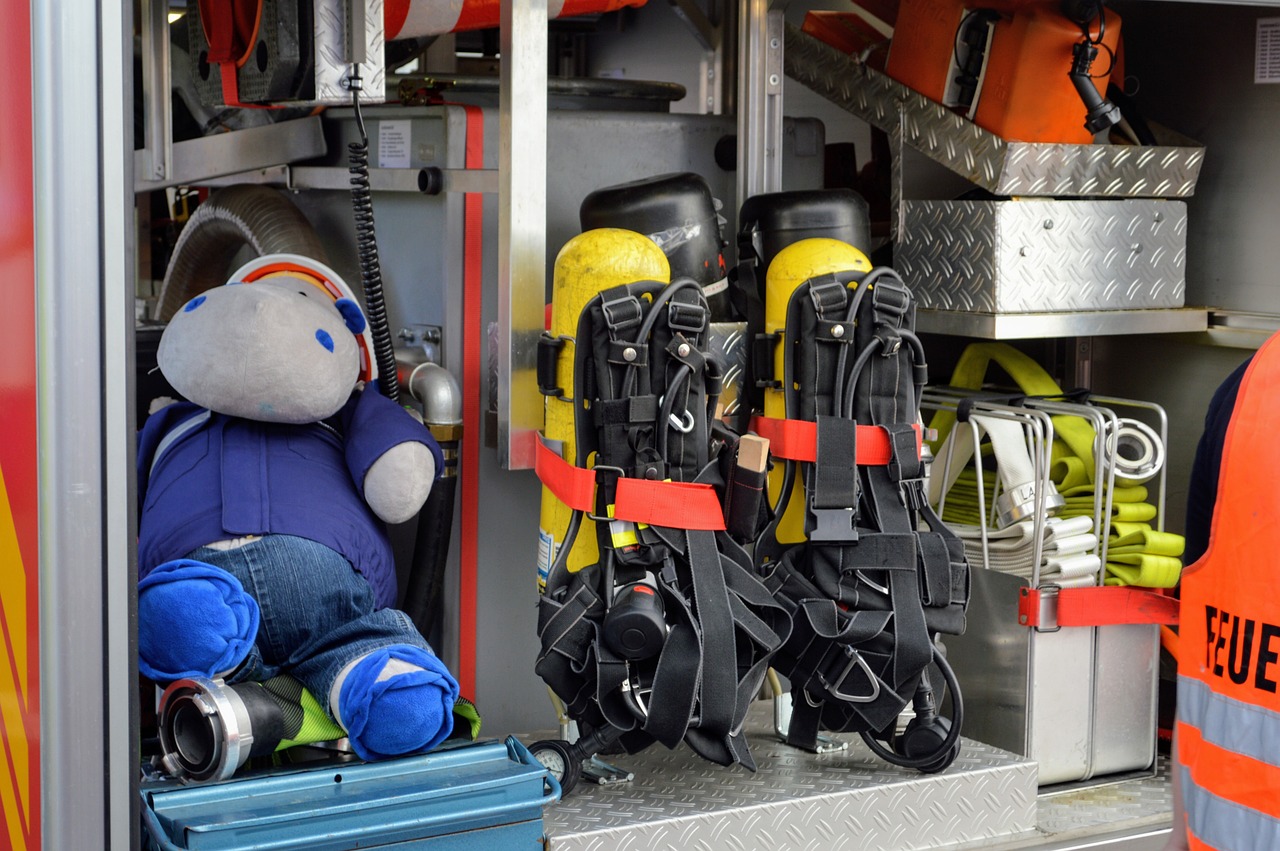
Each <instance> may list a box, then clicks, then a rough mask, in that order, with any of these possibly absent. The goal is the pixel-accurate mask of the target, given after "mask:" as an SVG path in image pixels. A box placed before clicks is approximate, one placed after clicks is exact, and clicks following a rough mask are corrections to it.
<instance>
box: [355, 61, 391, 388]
mask: <svg viewBox="0 0 1280 851" xmlns="http://www.w3.org/2000/svg"><path fill="white" fill-rule="evenodd" d="M348 81H349V84H350V86H351V105H352V107H353V108H354V109H355V114H356V127H357V129H358V130H359V131H360V141H359V142H351V143H349V144H348V145H347V160H348V163H349V165H348V167H347V171H349V172H351V207H352V210H353V212H354V215H355V222H356V251H357V253H358V254H359V255H360V280H361V282H362V283H363V285H364V304H365V316H366V318H367V319H368V320H369V334H370V335H371V336H372V337H373V357H374V360H375V362H376V363H377V364H378V388H379V389H380V390H381V391H382V394H383V395H384V396H386V397H388V398H389V399H393V400H395V401H399V400H400V379H399V377H398V376H397V374H396V355H395V348H394V343H393V342H392V340H391V326H390V324H389V323H388V322H387V303H386V301H385V300H384V299H383V296H382V267H381V264H380V263H379V262H378V237H377V234H376V233H375V232H374V227H373V192H372V190H371V189H370V187H369V134H368V133H366V132H365V129H364V116H362V115H361V114H360V89H361V81H360V67H359V66H358V65H357V66H355V68H354V70H353V71H352V73H351V76H350V77H349V78H348Z"/></svg>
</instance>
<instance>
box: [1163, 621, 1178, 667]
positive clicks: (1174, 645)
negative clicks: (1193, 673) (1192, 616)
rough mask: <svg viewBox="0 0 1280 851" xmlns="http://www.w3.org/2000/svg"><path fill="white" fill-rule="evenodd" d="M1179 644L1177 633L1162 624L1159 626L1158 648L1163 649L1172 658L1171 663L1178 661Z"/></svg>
mask: <svg viewBox="0 0 1280 851" xmlns="http://www.w3.org/2000/svg"><path fill="white" fill-rule="evenodd" d="M1180 643H1181V639H1180V638H1179V637H1178V633H1176V632H1174V631H1173V630H1171V629H1169V627H1167V626H1165V625H1163V624H1161V625H1160V646H1161V647H1163V648H1164V650H1165V652H1166V653H1168V654H1169V655H1170V656H1172V657H1173V661H1175V662H1177V661H1178V648H1179V646H1180Z"/></svg>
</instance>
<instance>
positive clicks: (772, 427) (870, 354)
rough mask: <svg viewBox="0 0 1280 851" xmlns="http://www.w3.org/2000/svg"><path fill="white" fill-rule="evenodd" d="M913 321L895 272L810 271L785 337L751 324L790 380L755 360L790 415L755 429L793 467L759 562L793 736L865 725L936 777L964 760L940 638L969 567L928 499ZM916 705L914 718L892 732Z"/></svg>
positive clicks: (800, 738)
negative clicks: (940, 705)
mask: <svg viewBox="0 0 1280 851" xmlns="http://www.w3.org/2000/svg"><path fill="white" fill-rule="evenodd" d="M783 258H784V255H783V254H779V255H778V259H775V261H774V264H772V265H775V266H776V265H777V264H778V263H780V262H785V261H784V260H783ZM770 286H771V287H772V286H773V281H772V278H771V280H770ZM914 317H915V302H914V298H913V297H912V295H911V293H910V291H909V290H908V289H907V288H906V286H905V285H904V284H903V282H902V280H901V278H899V277H898V275H897V274H896V273H895V272H894V271H893V270H892V269H889V268H877V269H874V270H872V271H870V272H869V273H866V274H865V277H863V273H862V272H857V271H840V272H833V273H826V274H820V275H817V276H815V277H812V278H810V279H808V280H805V281H803V282H802V283H801V284H800V285H799V286H797V287H796V288H795V290H794V291H793V292H792V293H791V296H790V300H789V302H788V303H787V308H786V321H785V329H784V331H783V333H782V334H777V333H774V334H762V335H757V337H756V339H757V340H760V339H763V341H764V342H765V343H766V345H764V346H760V347H757V348H758V350H767V349H770V348H775V347H777V346H782V347H783V357H782V364H783V367H782V368H783V374H782V375H780V376H777V375H774V374H773V373H774V367H773V364H774V362H775V361H774V360H772V359H768V360H767V361H766V359H764V358H760V357H757V358H756V362H755V364H754V371H755V375H756V379H757V384H758V385H760V386H763V387H765V388H766V389H769V388H771V389H772V390H773V391H775V392H781V393H782V394H783V395H784V397H785V418H783V419H778V418H766V417H756V418H755V419H754V420H753V426H754V428H755V430H756V431H757V432H758V433H760V434H762V435H763V436H765V437H768V438H770V441H771V451H772V452H773V454H774V456H775V457H779V458H783V459H785V466H784V468H783V474H782V487H781V493H780V496H779V497H778V501H777V504H776V505H775V506H774V509H773V516H772V519H771V521H770V522H769V524H768V525H767V526H766V528H765V529H764V531H763V533H762V534H761V535H760V537H759V539H758V540H757V542H756V559H757V562H758V563H759V564H760V565H761V567H760V569H761V571H762V572H766V573H768V578H767V579H766V585H767V586H768V587H769V588H770V590H771V591H773V593H774V595H775V598H776V599H777V600H778V601H779V602H781V603H782V604H783V606H784V607H786V609H787V610H788V612H790V614H791V617H792V630H791V635H790V638H789V639H788V640H787V642H786V643H785V644H784V645H783V646H782V648H781V649H780V650H779V651H778V653H777V654H776V656H775V658H774V661H773V665H774V667H775V668H776V669H777V670H778V671H779V672H780V673H782V674H784V675H785V676H786V677H788V678H789V679H790V681H791V690H792V695H793V700H794V706H793V710H792V715H791V722H790V727H789V729H788V731H787V741H788V743H790V744H792V745H794V746H797V747H802V748H806V749H809V750H816V749H817V737H818V732H819V730H822V729H825V730H831V731H835V732H858V733H860V734H861V736H862V738H863V739H864V741H865V742H866V743H867V745H868V746H869V747H870V748H871V749H872V751H873V752H875V753H876V754H877V755H878V756H880V757H881V758H882V759H885V760H886V761H889V762H892V763H894V764H897V765H902V766H905V767H912V768H917V769H920V770H922V771H927V772H932V771H940V770H942V769H944V768H946V767H947V766H948V765H950V764H951V762H952V760H954V758H955V756H956V754H957V752H958V749H959V734H960V726H961V721H962V717H963V708H962V706H963V704H962V700H961V696H960V690H959V687H958V685H957V683H956V680H955V676H954V674H953V673H952V672H951V668H950V666H949V665H948V664H947V662H946V659H945V658H944V657H943V656H942V654H941V653H940V652H939V650H938V649H937V647H936V646H935V644H934V640H933V638H934V636H935V635H936V634H937V633H950V634H958V633H960V632H962V631H963V629H964V610H965V605H966V603H967V600H968V593H969V574H968V564H967V562H966V560H965V556H964V547H963V545H962V544H961V542H960V540H959V539H958V538H957V537H956V536H955V535H954V534H953V533H952V532H950V531H949V530H948V529H947V528H946V526H945V525H943V523H942V521H941V520H940V519H939V518H938V517H937V515H936V514H935V513H934V511H933V510H932V509H931V508H930V507H929V505H928V501H927V500H926V498H925V479H924V476H925V468H924V464H923V461H922V458H921V452H920V445H921V429H920V426H919V425H918V420H919V403H920V391H921V388H922V387H923V386H924V384H925V382H926V379H927V369H926V364H925V359H924V350H923V347H922V346H921V343H920V340H919V338H918V337H917V336H916V335H915V333H914V330H913V327H914ZM797 477H802V479H803V491H801V490H799V489H795V483H796V480H797ZM793 489H795V493H796V495H797V496H798V495H799V494H800V493H801V492H802V493H803V495H804V499H805V503H806V504H805V505H804V506H803V518H804V538H805V540H801V541H800V542H798V543H796V542H791V543H784V541H783V540H780V537H779V526H780V524H781V523H782V522H783V519H784V515H787V513H788V507H789V503H790V501H791V500H792V499H794V498H795V497H793V495H792V493H793ZM792 510H793V511H794V510H795V509H794V507H792ZM921 522H923V525H924V527H925V529H924V530H923V531H922V530H921ZM783 537H784V538H785V537H787V536H783ZM930 663H934V664H936V665H937V667H938V669H939V670H940V671H941V673H942V676H943V678H944V679H945V681H946V684H947V687H948V688H949V689H950V691H951V699H952V704H953V706H954V710H953V713H952V719H951V720H950V721H948V719H945V718H941V717H939V716H938V715H937V707H936V703H937V701H936V700H935V696H934V692H933V687H932V684H931V683H930V680H929V676H928V668H929V666H930ZM908 703H912V704H913V705H914V709H915V718H914V719H913V720H912V721H911V722H910V723H909V724H908V726H907V728H906V730H905V731H904V732H903V733H901V734H898V733H897V731H896V722H897V719H898V716H899V714H900V713H901V712H902V710H903V709H904V708H905V706H906V705H907V704H908ZM881 741H884V742H888V743H889V745H890V748H891V749H890V748H886V747H885V746H884V745H883V744H881Z"/></svg>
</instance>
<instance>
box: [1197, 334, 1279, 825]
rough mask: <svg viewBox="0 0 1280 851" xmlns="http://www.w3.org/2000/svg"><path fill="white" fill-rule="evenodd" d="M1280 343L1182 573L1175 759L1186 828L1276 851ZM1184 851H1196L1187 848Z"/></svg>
mask: <svg viewBox="0 0 1280 851" xmlns="http://www.w3.org/2000/svg"><path fill="white" fill-rule="evenodd" d="M1276 386H1280V335H1276V336H1273V337H1271V339H1269V340H1268V341H1267V342H1266V343H1264V344H1263V345H1262V347H1261V348H1260V349H1259V350H1258V353H1257V354H1256V355H1255V356H1254V358H1253V361H1252V363H1251V364H1250V366H1249V369H1248V370H1247V372H1246V373H1245V375H1244V378H1243V380H1242V381H1241V384H1240V391H1239V394H1238V396H1237V398H1236V404H1235V408H1234V410H1233V412H1232V416H1231V422H1230V425H1229V426H1228V428H1227V434H1226V440H1225V442H1224V444H1223V453H1222V465H1221V471H1220V475H1219V486H1218V494H1217V500H1216V502H1215V504H1214V513H1213V525H1212V529H1211V531H1210V535H1209V547H1208V550H1207V551H1206V552H1205V554H1204V556H1203V557H1202V558H1201V559H1200V560H1199V561H1197V562H1196V563H1195V564H1193V565H1190V566H1189V567H1187V568H1186V569H1185V570H1184V571H1183V578H1182V613H1181V627H1180V645H1181V646H1180V650H1179V654H1178V756H1179V759H1180V761H1181V763H1182V767H1183V774H1182V778H1181V779H1182V794H1183V800H1184V804H1185V808H1186V812H1187V828H1188V831H1189V832H1190V833H1191V834H1192V836H1193V837H1194V838H1195V839H1197V840H1199V841H1200V842H1202V843H1207V844H1208V846H1211V847H1214V848H1224V849H1225V848H1230V849H1235V848H1258V849H1263V848H1277V847H1280V594H1277V593H1276V588H1277V587H1280V563H1277V560H1276V557H1275V542H1276V540H1277V539H1280V489H1277V488H1276V486H1275V481H1276V476H1277V473H1278V472H1280V442H1277V441H1276V440H1275V437H1274V433H1273V430H1272V429H1271V428H1270V427H1269V424H1270V423H1273V422H1275V421H1276V418H1277V417H1280V395H1277V394H1276V393H1275V392H1274V388H1275V387H1276ZM1193 847H1197V846H1196V845H1195V844H1194V843H1193Z"/></svg>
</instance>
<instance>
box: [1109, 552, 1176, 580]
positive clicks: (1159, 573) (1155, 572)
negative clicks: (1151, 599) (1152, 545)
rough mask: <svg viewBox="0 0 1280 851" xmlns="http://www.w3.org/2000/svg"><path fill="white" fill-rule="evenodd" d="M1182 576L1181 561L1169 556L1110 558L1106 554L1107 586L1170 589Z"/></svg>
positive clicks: (1137, 555) (1140, 555)
mask: <svg viewBox="0 0 1280 851" xmlns="http://www.w3.org/2000/svg"><path fill="white" fill-rule="evenodd" d="M1181 574H1182V560H1181V559H1178V558H1172V557H1169V556H1158V555H1147V554H1143V553H1139V554H1134V555H1119V556H1112V555H1111V554H1110V553H1107V584H1108V585H1140V586H1142V587H1143V588H1172V587H1173V586H1175V585H1177V584H1178V577H1179V576H1181Z"/></svg>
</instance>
